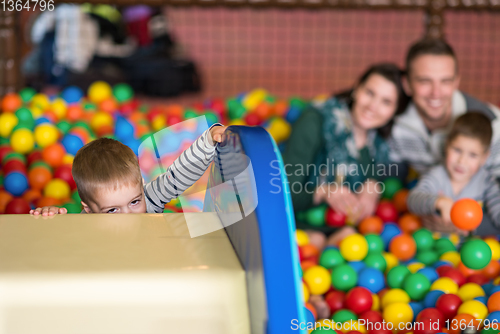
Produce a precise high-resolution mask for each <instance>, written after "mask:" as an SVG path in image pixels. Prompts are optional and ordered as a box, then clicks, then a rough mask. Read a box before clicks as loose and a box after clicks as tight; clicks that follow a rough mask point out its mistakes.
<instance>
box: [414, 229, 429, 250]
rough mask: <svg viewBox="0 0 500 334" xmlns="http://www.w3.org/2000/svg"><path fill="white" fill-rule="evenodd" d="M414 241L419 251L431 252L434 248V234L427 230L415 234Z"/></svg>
mask: <svg viewBox="0 0 500 334" xmlns="http://www.w3.org/2000/svg"><path fill="white" fill-rule="evenodd" d="M413 239H415V243H416V245H417V251H419V252H420V251H425V250H431V249H432V248H433V247H434V237H433V236H432V232H431V231H429V230H428V229H426V228H421V229H420V230H418V231H415V233H413Z"/></svg>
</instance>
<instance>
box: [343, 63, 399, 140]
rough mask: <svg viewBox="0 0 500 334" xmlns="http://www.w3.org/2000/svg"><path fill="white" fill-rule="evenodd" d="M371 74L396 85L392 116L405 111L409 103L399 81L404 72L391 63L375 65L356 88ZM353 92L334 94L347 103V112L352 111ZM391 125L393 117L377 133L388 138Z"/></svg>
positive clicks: (362, 77) (361, 78)
mask: <svg viewBox="0 0 500 334" xmlns="http://www.w3.org/2000/svg"><path fill="white" fill-rule="evenodd" d="M372 74H378V75H380V76H382V77H384V78H385V79H387V80H389V81H390V82H392V83H393V84H394V85H396V89H397V91H398V102H397V107H396V113H395V114H394V116H396V115H400V114H402V113H403V112H404V111H405V109H406V107H407V106H408V102H409V97H408V96H407V95H406V93H405V91H404V89H403V85H402V83H401V79H402V77H403V75H404V72H403V71H402V70H401V69H400V68H399V67H397V66H396V65H394V64H391V63H381V64H375V65H373V66H371V67H370V68H369V69H368V70H367V71H366V72H365V73H363V75H362V76H361V77H360V78H359V80H358V86H360V85H362V84H364V83H365V82H366V80H368V78H369V77H370V76H371V75H372ZM353 92H354V88H352V89H350V90H348V91H344V92H341V93H339V94H335V95H334V97H336V98H338V99H342V100H344V101H345V102H346V103H347V105H348V107H349V110H351V111H352V105H353V102H354V101H353V99H352V93H353ZM393 124H394V117H392V118H391V120H390V121H389V123H387V124H386V125H384V126H382V127H380V128H378V129H377V131H378V133H379V134H380V135H381V136H382V137H383V138H387V137H389V135H390V134H391V130H392V125H393Z"/></svg>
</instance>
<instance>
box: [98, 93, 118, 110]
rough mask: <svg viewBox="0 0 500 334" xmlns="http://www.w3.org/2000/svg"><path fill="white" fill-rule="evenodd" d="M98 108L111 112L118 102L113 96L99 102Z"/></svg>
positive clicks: (115, 108)
mask: <svg viewBox="0 0 500 334" xmlns="http://www.w3.org/2000/svg"><path fill="white" fill-rule="evenodd" d="M99 109H101V110H102V111H106V112H109V113H111V112H113V111H115V110H117V109H118V104H117V103H116V101H115V99H114V98H112V97H110V98H109V99H105V100H103V101H101V103H99Z"/></svg>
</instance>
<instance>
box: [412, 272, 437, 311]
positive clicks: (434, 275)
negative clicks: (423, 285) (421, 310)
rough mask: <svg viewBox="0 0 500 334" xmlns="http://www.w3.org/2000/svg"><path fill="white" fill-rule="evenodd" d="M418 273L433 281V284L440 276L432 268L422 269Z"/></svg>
mask: <svg viewBox="0 0 500 334" xmlns="http://www.w3.org/2000/svg"><path fill="white" fill-rule="evenodd" d="M417 272H418V273H420V274H422V275H424V276H425V277H427V278H428V279H429V281H431V283H432V282H434V281H435V280H437V279H438V278H439V275H438V273H437V272H436V270H434V269H432V268H431V267H425V268H422V269H420V270H419V271H417ZM426 307H430V306H426Z"/></svg>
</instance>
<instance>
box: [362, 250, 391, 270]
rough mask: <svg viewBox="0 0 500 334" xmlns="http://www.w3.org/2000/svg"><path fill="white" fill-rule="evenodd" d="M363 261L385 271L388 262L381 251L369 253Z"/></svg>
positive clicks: (368, 265)
mask: <svg viewBox="0 0 500 334" xmlns="http://www.w3.org/2000/svg"><path fill="white" fill-rule="evenodd" d="M363 262H364V263H365V264H366V266H367V267H369V268H374V269H377V270H380V271H381V272H385V269H386V268H387V262H386V261H385V258H384V256H383V255H382V254H381V253H368V256H367V257H366V258H365V259H364V260H363Z"/></svg>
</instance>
